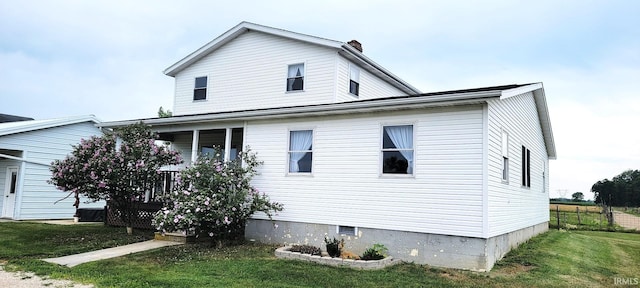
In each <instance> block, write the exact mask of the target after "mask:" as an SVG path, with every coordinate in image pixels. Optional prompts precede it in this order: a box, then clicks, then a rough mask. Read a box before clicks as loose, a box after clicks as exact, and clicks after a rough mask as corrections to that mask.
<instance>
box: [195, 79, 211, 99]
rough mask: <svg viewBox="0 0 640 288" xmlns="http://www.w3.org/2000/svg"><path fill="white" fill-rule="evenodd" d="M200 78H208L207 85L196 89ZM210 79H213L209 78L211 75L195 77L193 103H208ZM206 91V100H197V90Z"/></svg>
mask: <svg viewBox="0 0 640 288" xmlns="http://www.w3.org/2000/svg"><path fill="white" fill-rule="evenodd" d="M198 78H207V83H206V85H205V86H204V87H196V82H197V80H198ZM209 79H211V77H209V75H202V76H196V77H193V94H192V95H191V100H192V101H193V102H202V101H207V99H209ZM203 89H204V99H195V98H196V95H195V93H196V90H203Z"/></svg>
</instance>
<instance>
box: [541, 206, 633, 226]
mask: <svg viewBox="0 0 640 288" xmlns="http://www.w3.org/2000/svg"><path fill="white" fill-rule="evenodd" d="M549 212H550V215H549V216H550V217H549V218H550V219H549V228H552V229H567V230H594V231H635V232H640V208H638V207H633V208H630V207H609V206H579V205H568V204H550V206H549Z"/></svg>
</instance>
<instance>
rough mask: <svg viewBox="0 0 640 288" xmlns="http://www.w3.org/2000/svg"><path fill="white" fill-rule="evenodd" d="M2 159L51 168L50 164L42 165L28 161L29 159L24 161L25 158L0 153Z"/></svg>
mask: <svg viewBox="0 0 640 288" xmlns="http://www.w3.org/2000/svg"><path fill="white" fill-rule="evenodd" d="M0 158H7V159H11V160H17V161H21V162H26V163H32V164H38V165H43V166H48V167H51V164H50V163H42V162H38V161H33V160H27V159H24V158H20V157H15V156H11V155H7V154H2V153H0Z"/></svg>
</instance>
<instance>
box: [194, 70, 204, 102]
mask: <svg viewBox="0 0 640 288" xmlns="http://www.w3.org/2000/svg"><path fill="white" fill-rule="evenodd" d="M205 99H207V76H204V77H196V81H195V87H194V88H193V100H194V101H195V100H205Z"/></svg>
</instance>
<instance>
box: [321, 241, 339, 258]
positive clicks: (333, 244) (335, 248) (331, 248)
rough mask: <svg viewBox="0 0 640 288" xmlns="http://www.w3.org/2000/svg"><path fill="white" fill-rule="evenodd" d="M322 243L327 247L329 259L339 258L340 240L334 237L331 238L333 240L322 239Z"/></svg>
mask: <svg viewBox="0 0 640 288" xmlns="http://www.w3.org/2000/svg"><path fill="white" fill-rule="evenodd" d="M324 243H325V244H326V246H327V253H328V254H329V256H331V257H340V252H342V251H340V240H338V239H336V238H335V237H334V238H333V240H330V239H329V238H324Z"/></svg>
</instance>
